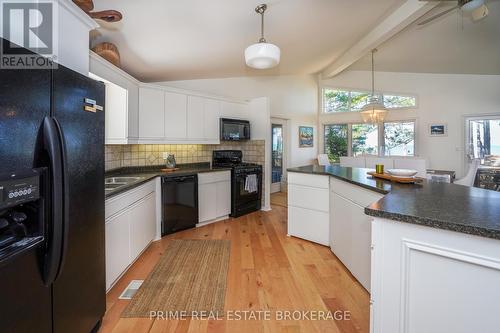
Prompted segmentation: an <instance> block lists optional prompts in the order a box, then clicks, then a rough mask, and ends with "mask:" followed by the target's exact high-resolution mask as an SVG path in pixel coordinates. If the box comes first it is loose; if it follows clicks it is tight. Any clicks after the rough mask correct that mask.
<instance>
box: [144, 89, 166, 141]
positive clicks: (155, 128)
mask: <svg viewBox="0 0 500 333" xmlns="http://www.w3.org/2000/svg"><path fill="white" fill-rule="evenodd" d="M164 117H165V92H164V91H163V90H160V89H154V88H147V87H141V88H139V137H141V138H146V139H147V138H152V139H163V137H164V136H165V128H164V127H165V118H164Z"/></svg>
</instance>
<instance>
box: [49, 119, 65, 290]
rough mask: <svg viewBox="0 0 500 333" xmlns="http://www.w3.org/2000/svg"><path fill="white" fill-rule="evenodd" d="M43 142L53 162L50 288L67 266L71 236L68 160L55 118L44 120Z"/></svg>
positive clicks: (51, 163) (51, 165)
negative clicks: (67, 253) (69, 235)
mask: <svg viewBox="0 0 500 333" xmlns="http://www.w3.org/2000/svg"><path fill="white" fill-rule="evenodd" d="M43 142H44V146H45V150H46V151H47V153H48V155H49V159H50V162H49V163H50V169H51V177H50V178H51V186H50V187H51V190H52V191H51V197H50V203H51V208H50V214H51V215H50V221H51V222H52V223H51V225H50V226H49V228H48V229H49V232H50V235H48V238H49V239H48V247H47V252H46V254H45V265H44V282H45V284H47V285H49V284H51V283H53V282H54V281H55V280H56V279H57V276H58V275H59V273H60V271H61V269H62V265H63V263H64V256H65V252H66V247H67V235H68V222H69V221H68V216H67V215H68V207H67V206H68V189H67V188H68V183H67V177H66V160H65V151H64V142H63V136H62V132H61V128H60V126H59V124H58V123H57V120H55V119H54V118H52V117H45V119H44V121H43Z"/></svg>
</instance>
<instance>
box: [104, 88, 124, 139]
mask: <svg viewBox="0 0 500 333" xmlns="http://www.w3.org/2000/svg"><path fill="white" fill-rule="evenodd" d="M105 84H106V107H105V110H106V112H105V113H106V115H105V118H106V122H105V124H106V126H105V133H106V135H105V138H106V144H120V143H127V137H128V119H127V115H128V91H127V89H124V88H122V87H120V86H119V85H116V84H114V83H110V82H106V83H105Z"/></svg>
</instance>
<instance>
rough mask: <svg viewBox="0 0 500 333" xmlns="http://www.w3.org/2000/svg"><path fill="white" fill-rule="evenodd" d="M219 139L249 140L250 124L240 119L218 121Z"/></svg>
mask: <svg viewBox="0 0 500 333" xmlns="http://www.w3.org/2000/svg"><path fill="white" fill-rule="evenodd" d="M220 139H221V140H223V141H243V140H250V122H249V121H248V120H241V119H227V118H221V119H220Z"/></svg>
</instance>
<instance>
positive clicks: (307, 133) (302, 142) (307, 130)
mask: <svg viewBox="0 0 500 333" xmlns="http://www.w3.org/2000/svg"><path fill="white" fill-rule="evenodd" d="M313 146H314V128H312V127H309V126H299V148H311V147H313Z"/></svg>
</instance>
